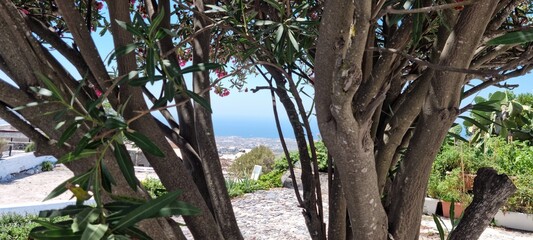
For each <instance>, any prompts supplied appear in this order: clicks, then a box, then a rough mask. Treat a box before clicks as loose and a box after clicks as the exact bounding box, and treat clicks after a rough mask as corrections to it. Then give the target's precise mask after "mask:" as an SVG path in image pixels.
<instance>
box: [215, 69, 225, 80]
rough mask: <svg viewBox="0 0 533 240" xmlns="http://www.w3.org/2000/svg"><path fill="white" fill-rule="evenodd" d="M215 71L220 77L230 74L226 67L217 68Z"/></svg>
mask: <svg viewBox="0 0 533 240" xmlns="http://www.w3.org/2000/svg"><path fill="white" fill-rule="evenodd" d="M215 73H216V74H217V77H218V78H223V77H225V76H227V75H228V73H227V72H226V71H225V70H224V69H215Z"/></svg>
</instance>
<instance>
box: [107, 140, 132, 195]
mask: <svg viewBox="0 0 533 240" xmlns="http://www.w3.org/2000/svg"><path fill="white" fill-rule="evenodd" d="M130 140H131V139H130ZM113 147H114V150H113V152H114V153H115V158H116V159H117V163H118V166H119V168H120V171H121V172H122V175H124V178H125V179H126V181H127V182H128V184H129V185H130V187H131V189H133V190H134V191H136V190H137V184H138V183H137V178H136V177H135V169H134V168H133V163H132V162H131V161H130V159H129V154H128V152H127V151H126V150H125V149H124V147H123V146H122V145H120V144H119V143H117V142H113Z"/></svg>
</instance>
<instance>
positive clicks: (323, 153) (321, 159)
mask: <svg viewBox="0 0 533 240" xmlns="http://www.w3.org/2000/svg"><path fill="white" fill-rule="evenodd" d="M315 148H316V158H317V161H318V171H321V172H327V171H328V150H327V149H326V145H324V142H322V141H320V142H315ZM310 156H311V154H310ZM290 157H291V160H292V163H293V164H295V163H297V162H298V161H299V160H300V154H299V153H298V152H297V151H294V152H291V153H290ZM274 169H277V170H282V171H287V170H288V169H289V163H288V162H287V158H286V157H285V155H283V156H282V157H281V158H278V159H277V160H276V161H275V162H274Z"/></svg>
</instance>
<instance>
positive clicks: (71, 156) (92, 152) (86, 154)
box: [57, 149, 98, 163]
mask: <svg viewBox="0 0 533 240" xmlns="http://www.w3.org/2000/svg"><path fill="white" fill-rule="evenodd" d="M97 153H98V151H96V150H94V149H85V150H83V151H81V152H80V153H79V154H77V155H75V154H74V153H73V152H69V153H67V154H65V155H63V156H62V157H61V158H60V159H59V160H58V161H57V163H68V162H72V161H75V160H78V159H82V158H87V157H91V156H93V155H95V154H97Z"/></svg>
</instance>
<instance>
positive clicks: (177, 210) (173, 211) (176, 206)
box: [152, 201, 201, 217]
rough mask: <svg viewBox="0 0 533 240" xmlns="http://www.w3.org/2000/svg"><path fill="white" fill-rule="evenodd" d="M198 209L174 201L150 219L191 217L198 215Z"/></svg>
mask: <svg viewBox="0 0 533 240" xmlns="http://www.w3.org/2000/svg"><path fill="white" fill-rule="evenodd" d="M200 213H201V211H200V209H198V208H196V207H195V206H193V205H191V204H189V203H186V202H182V201H176V202H173V203H170V204H169V205H168V206H165V207H163V208H161V209H160V210H159V211H158V212H157V213H156V214H155V215H154V216H152V217H170V216H175V215H186V216H193V215H198V214H200Z"/></svg>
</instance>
